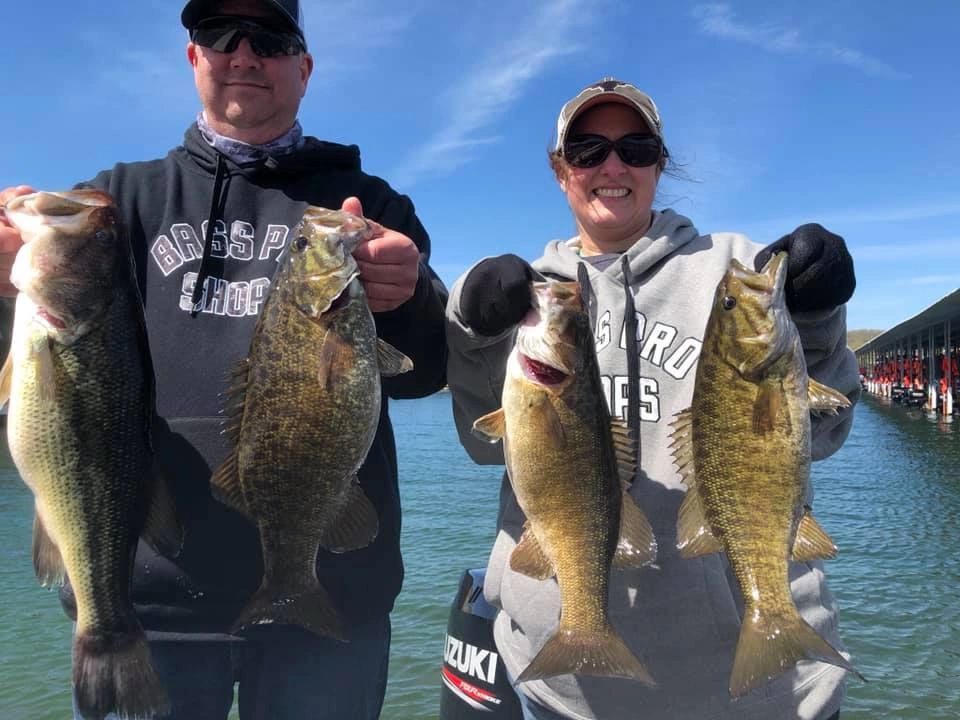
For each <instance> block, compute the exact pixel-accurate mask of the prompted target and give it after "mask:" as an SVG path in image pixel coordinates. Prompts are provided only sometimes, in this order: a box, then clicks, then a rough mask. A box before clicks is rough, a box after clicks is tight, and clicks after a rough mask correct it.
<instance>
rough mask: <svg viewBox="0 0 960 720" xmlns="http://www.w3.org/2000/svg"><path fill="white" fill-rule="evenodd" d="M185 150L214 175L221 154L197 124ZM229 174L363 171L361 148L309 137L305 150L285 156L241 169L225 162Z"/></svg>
mask: <svg viewBox="0 0 960 720" xmlns="http://www.w3.org/2000/svg"><path fill="white" fill-rule="evenodd" d="M183 148H184V150H185V151H186V152H187V154H188V155H189V156H190V158H191V159H192V160H193V162H194V163H196V165H197V166H198V167H199V168H200V169H201V170H203V171H204V172H208V173H215V172H216V168H217V158H218V156H221V153H219V152H217V150H216V149H214V148H213V147H211V146H210V144H209V143H208V142H207V141H206V140H205V139H204V138H203V135H202V134H201V133H200V129H199V128H198V127H197V124H196V123H193V124H192V125H190V127H189V128H188V129H187V132H186V134H185V135H184V138H183ZM224 160H225V162H226V166H227V169H228V172H229V173H230V174H235V173H240V174H243V175H248V176H255V175H258V174H259V173H261V172H266V173H277V174H281V175H302V174H304V173H305V172H309V171H310V170H311V168H317V167H325V168H327V169H330V170H346V171H358V170H360V148H358V147H357V146H356V145H340V144H338V143H331V142H325V141H323V140H317V139H316V138H314V137H306V138H305V142H304V144H303V147H301V148H299V149H298V150H296V151H294V152H291V153H287V154H285V155H277V156H274V157H269V158H265V159H263V160H258V161H256V162H251V163H243V164H241V165H238V164H236V163H234V162H233V161H232V160H230V159H229V158H224Z"/></svg>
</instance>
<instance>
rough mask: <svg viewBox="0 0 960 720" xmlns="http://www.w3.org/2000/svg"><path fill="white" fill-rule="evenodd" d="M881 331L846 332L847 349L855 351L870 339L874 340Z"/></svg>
mask: <svg viewBox="0 0 960 720" xmlns="http://www.w3.org/2000/svg"><path fill="white" fill-rule="evenodd" d="M882 332H883V330H848V331H847V347H849V348H852V349H854V350H856V349H857V348H858V347H860V346H861V345H863V344H864V343H865V342H867V341H868V340H870V339H871V338H875V337H876V336H877V335H879V334H880V333H882Z"/></svg>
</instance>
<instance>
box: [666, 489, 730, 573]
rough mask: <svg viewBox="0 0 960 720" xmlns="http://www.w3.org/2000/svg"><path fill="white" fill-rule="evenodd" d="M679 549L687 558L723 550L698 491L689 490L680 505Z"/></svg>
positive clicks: (678, 524)
mask: <svg viewBox="0 0 960 720" xmlns="http://www.w3.org/2000/svg"><path fill="white" fill-rule="evenodd" d="M677 549H678V550H679V551H680V555H681V556H682V557H685V558H692V557H699V556H700V555H710V554H712V553H715V552H720V551H722V550H723V545H722V544H721V543H720V541H719V540H718V539H717V537H716V536H715V535H714V534H713V531H712V530H711V529H710V523H708V522H707V514H706V512H704V509H703V502H702V501H701V500H700V495H699V493H698V492H697V491H696V490H688V491H687V494H686V495H685V496H684V498H683V502H682V503H680V512H679V513H678V516H677Z"/></svg>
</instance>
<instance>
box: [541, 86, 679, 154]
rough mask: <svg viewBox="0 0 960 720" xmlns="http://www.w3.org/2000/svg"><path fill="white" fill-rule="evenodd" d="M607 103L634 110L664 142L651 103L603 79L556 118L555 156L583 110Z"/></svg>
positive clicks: (644, 96) (639, 92) (633, 90)
mask: <svg viewBox="0 0 960 720" xmlns="http://www.w3.org/2000/svg"><path fill="white" fill-rule="evenodd" d="M608 102H615V103H620V104H621V105H626V106H628V107H630V108H633V109H634V110H636V111H637V112H638V113H640V114H641V115H642V116H643V119H644V120H646V122H647V125H649V126H650V132H651V133H653V134H654V135H656V136H657V137H658V138H659V139H660V141H661V142H662V141H663V125H662V123H661V121H660V112H659V111H658V110H657V105H656V103H654V102H653V99H652V98H651V97H650V96H649V95H647V94H646V93H645V92H643V91H642V90H639V89H637V88H636V87H634V86H633V85H631V84H630V83H627V82H623V81H622V80H617V79H616V78H611V77H605V78H603V79H602V80H601V81H600V82H598V83H594V84H593V85H588V86H587V87H585V88H584V89H583V90H581V91H580V92H579V93H578V94H577V96H576V97H575V98H573V99H572V100H570V101H569V102H567V104H566V105H564V106H563V108H562V109H561V110H560V117H558V118H557V144H556V146H555V148H554V150H556V151H557V152H559V151H560V150H562V148H563V143H564V142H565V141H566V139H567V133H568V132H569V131H570V126H571V125H573V121H574V120H576V119H577V117H579V116H580V114H581V113H582V112H583V111H584V110H587V109H588V108H592V107H593V106H594V105H600V104H602V103H608Z"/></svg>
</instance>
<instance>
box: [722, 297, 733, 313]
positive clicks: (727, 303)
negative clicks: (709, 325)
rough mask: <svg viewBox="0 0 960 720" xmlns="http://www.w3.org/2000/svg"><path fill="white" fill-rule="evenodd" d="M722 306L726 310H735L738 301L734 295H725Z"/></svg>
mask: <svg viewBox="0 0 960 720" xmlns="http://www.w3.org/2000/svg"><path fill="white" fill-rule="evenodd" d="M721 304H722V305H723V309H724V310H733V309H734V308H735V307H736V306H737V299H736V298H735V297H734V296H733V295H724V296H723V300H722V301H721Z"/></svg>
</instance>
